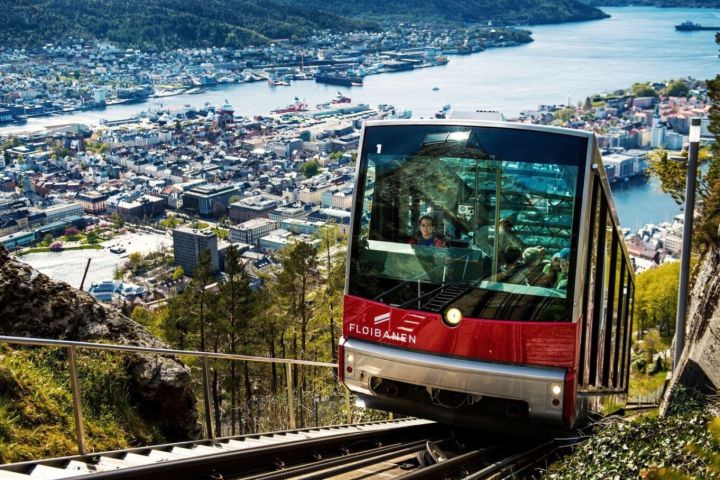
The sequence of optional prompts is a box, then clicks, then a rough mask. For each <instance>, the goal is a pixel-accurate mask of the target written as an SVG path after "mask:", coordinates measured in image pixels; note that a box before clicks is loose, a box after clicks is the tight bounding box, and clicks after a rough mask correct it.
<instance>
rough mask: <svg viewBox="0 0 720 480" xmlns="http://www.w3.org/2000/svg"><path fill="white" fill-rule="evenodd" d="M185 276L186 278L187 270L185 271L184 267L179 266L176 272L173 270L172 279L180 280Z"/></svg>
mask: <svg viewBox="0 0 720 480" xmlns="http://www.w3.org/2000/svg"><path fill="white" fill-rule="evenodd" d="M184 276H185V270H184V269H183V267H182V265H178V266H177V267H175V270H173V273H172V279H173V280H179V279H181V278H182V277H184Z"/></svg>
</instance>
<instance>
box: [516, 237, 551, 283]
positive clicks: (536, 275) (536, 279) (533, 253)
mask: <svg viewBox="0 0 720 480" xmlns="http://www.w3.org/2000/svg"><path fill="white" fill-rule="evenodd" d="M522 259H523V263H524V264H525V268H524V269H523V270H522V271H521V272H520V273H518V274H517V275H515V277H514V278H513V279H512V283H518V284H523V283H524V284H525V285H534V286H540V287H545V286H549V282H548V280H547V279H546V275H545V274H544V273H543V269H544V268H545V248H544V247H529V248H526V249H525V250H524V251H523V254H522Z"/></svg>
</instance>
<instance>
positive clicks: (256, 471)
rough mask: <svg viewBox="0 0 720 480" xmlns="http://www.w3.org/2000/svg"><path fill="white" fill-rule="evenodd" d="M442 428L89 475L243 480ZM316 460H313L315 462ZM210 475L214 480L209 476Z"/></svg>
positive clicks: (352, 436) (110, 479) (348, 436)
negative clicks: (377, 443) (234, 479)
mask: <svg viewBox="0 0 720 480" xmlns="http://www.w3.org/2000/svg"><path fill="white" fill-rule="evenodd" d="M444 428H445V427H443V426H441V425H438V424H423V425H412V426H401V427H398V428H393V429H387V430H379V431H378V430H375V431H367V432H353V433H345V434H339V435H333V436H328V437H322V438H313V439H306V440H301V441H292V442H286V443H282V444H277V445H267V446H260V447H257V448H253V449H242V450H235V451H225V452H218V453H212V454H208V455H202V456H197V457H190V458H186V459H179V460H173V461H167V462H160V463H153V464H148V465H140V466H135V467H129V468H125V469H120V470H114V471H105V472H98V473H93V474H92V478H93V479H94V480H96V479H97V480H120V479H122V480H135V479H137V480H141V479H148V478H152V479H153V480H179V479H183V480H208V479H210V478H223V479H229V478H243V477H247V476H251V475H260V474H263V473H269V472H268V470H271V471H272V470H275V469H277V468H278V465H282V466H283V467H284V466H285V465H293V464H295V465H303V464H307V462H308V460H313V459H315V458H318V455H320V456H321V457H324V456H335V457H340V456H342V455H343V454H345V453H347V452H348V451H350V450H352V449H353V448H357V447H358V446H359V445H362V444H367V443H371V444H372V445H375V443H374V442H381V443H383V442H406V441H408V440H410V439H417V438H431V437H437V436H438V433H439V432H441V431H442V430H444ZM315 461H317V460H315ZM213 476H214V477H213Z"/></svg>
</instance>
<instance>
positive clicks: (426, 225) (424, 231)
mask: <svg viewBox="0 0 720 480" xmlns="http://www.w3.org/2000/svg"><path fill="white" fill-rule="evenodd" d="M420 234H421V235H422V237H423V238H425V239H427V238H430V237H432V234H433V222H432V220H428V219H427V218H423V219H422V220H420Z"/></svg>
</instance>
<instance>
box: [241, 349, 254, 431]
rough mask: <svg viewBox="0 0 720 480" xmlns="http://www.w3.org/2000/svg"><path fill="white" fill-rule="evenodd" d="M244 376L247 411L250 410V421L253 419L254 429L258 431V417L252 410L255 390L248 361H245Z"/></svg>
mask: <svg viewBox="0 0 720 480" xmlns="http://www.w3.org/2000/svg"><path fill="white" fill-rule="evenodd" d="M243 377H244V380H245V411H246V412H248V422H250V421H252V431H253V432H257V417H255V415H253V411H252V402H253V392H252V384H251V382H250V368H249V366H248V362H243Z"/></svg>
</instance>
